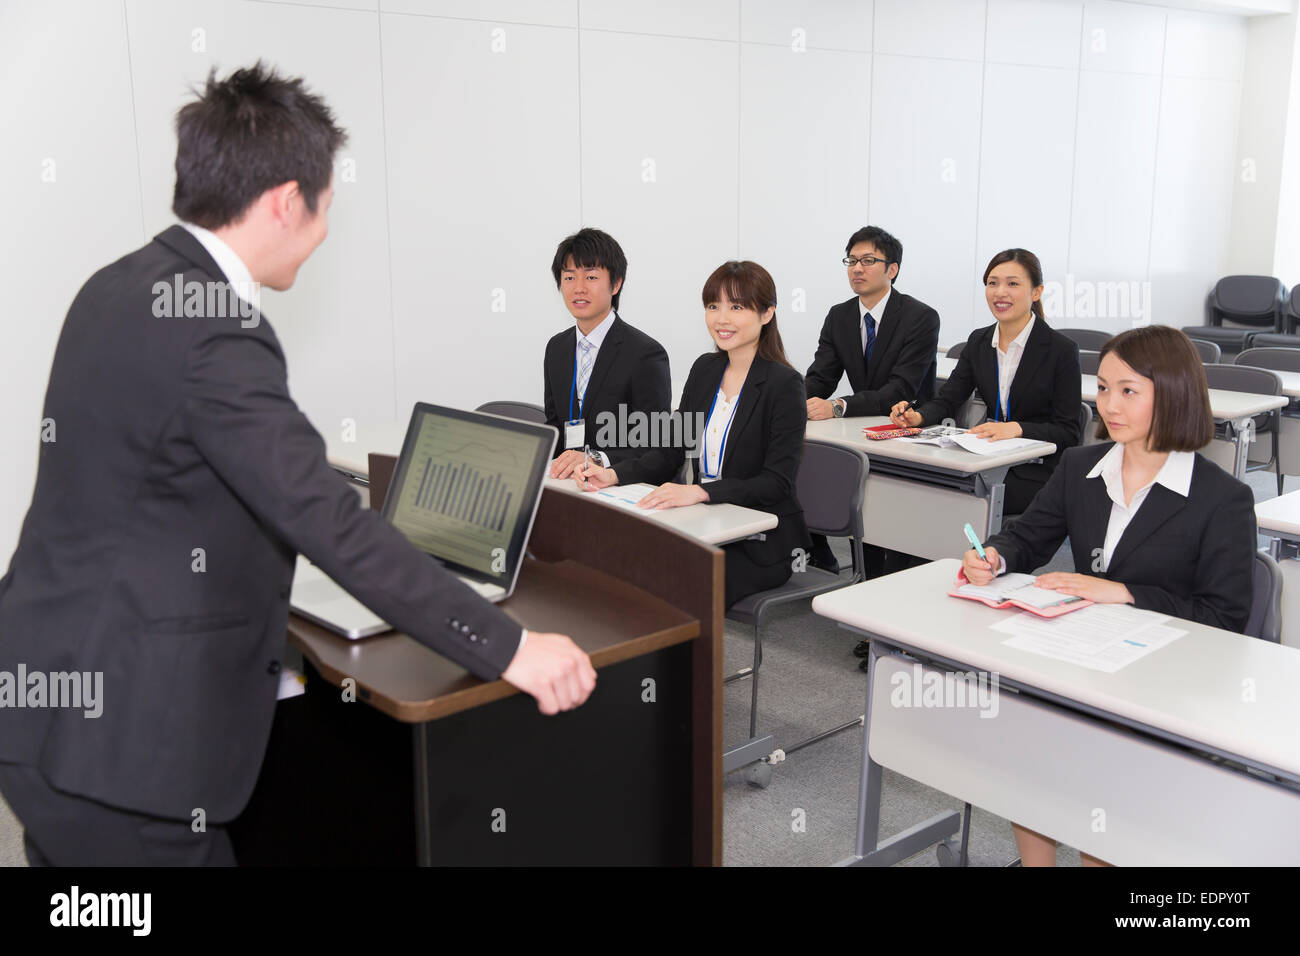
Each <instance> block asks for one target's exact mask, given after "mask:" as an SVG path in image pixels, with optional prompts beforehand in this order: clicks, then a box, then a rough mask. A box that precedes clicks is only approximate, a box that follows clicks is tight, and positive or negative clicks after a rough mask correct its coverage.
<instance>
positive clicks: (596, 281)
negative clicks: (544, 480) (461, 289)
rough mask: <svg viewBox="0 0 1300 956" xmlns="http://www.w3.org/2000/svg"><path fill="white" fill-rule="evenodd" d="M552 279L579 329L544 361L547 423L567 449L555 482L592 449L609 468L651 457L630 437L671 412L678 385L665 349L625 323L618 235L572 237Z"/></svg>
mask: <svg viewBox="0 0 1300 956" xmlns="http://www.w3.org/2000/svg"><path fill="white" fill-rule="evenodd" d="M551 274H552V275H553V276H554V277H555V287H556V288H557V289H559V290H560V295H561V296H562V297H563V298H564V305H565V307H566V308H567V309H568V310H569V314H571V315H572V316H573V318H574V322H575V327H574V328H570V329H565V330H564V331H563V332H558V333H556V334H555V335H553V336H552V337H551V340H550V341H549V342H547V343H546V357H545V359H544V360H543V371H544V373H545V382H544V386H543V387H544V389H545V407H546V423H547V424H548V425H550V426H551V427H553V428H555V429H556V430H557V431H558V432H559V436H560V437H559V442H558V443H557V445H556V447H557V448H559V449H561V451H560V453H559V455H557V456H556V458H555V461H554V462H552V464H551V477H553V478H568V477H569V476H570V475H572V474H573V471H574V469H575V468H577V467H579V466H580V465H582V463H583V456H584V453H585V451H584V450H585V449H586V448H587V447H588V446H590V448H591V450H592V454H593V457H594V458H595V459H596V460H597V463H598V464H600V465H603V466H604V467H606V468H608V467H609V466H610V465H612V464H614V463H616V462H619V461H622V460H624V459H625V458H628V457H631V456H635V455H639V454H641V453H642V452H644V451H645V448H639V447H634V446H633V445H632V443H630V442H628V441H627V438H628V435H627V434H626V433H625V430H627V429H631V428H633V427H635V422H636V420H637V418H646V419H648V416H650V415H652V414H655V413H664V412H669V411H671V410H672V399H673V397H672V383H671V380H670V378H669V373H668V353H667V352H665V351H664V347H663V346H662V345H660V344H659V343H658V342H656V341H655V340H654V339H652V338H651V337H650V336H648V335H646V334H645V333H644V332H642V331H641V330H640V329H636V328H633V327H632V326H630V325H628V324H627V323H626V322H624V321H623V319H622V318H620V317H619V314H618V300H619V296H620V295H621V294H622V289H623V280H624V279H625V278H626V276H627V257H626V256H624V255H623V249H622V248H621V247H620V246H619V244H618V243H617V242H616V241H615V240H614V237H613V236H611V235H609V234H608V233H604V232H601V231H600V230H599V229H581V230H579V231H578V232H576V233H574V234H573V235H571V236H569V237H568V238H566V239H565V240H564V241H563V242H561V243H560V245H559V247H558V248H557V249H556V250H555V258H554V259H553V260H552V262H551ZM630 416H635V417H630ZM642 428H643V433H644V434H649V432H648V431H645V430H644V429H648V425H643V426H642Z"/></svg>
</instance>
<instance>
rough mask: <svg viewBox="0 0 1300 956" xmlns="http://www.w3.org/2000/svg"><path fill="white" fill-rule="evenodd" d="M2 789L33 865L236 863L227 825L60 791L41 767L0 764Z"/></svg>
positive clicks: (223, 864) (0, 785) (231, 864)
mask: <svg viewBox="0 0 1300 956" xmlns="http://www.w3.org/2000/svg"><path fill="white" fill-rule="evenodd" d="M0 793H3V794H4V798H5V801H6V802H7V803H8V804H9V807H10V809H11V810H13V812H14V816H16V817H17V818H18V820H19V822H21V823H22V825H23V829H24V833H23V848H24V849H25V850H26V851H27V862H28V864H29V865H31V866H234V865H235V852H234V850H233V849H232V847H231V845H230V837H229V835H228V834H227V833H226V829H225V827H223V826H214V825H212V824H210V823H209V824H207V825H206V830H205V831H204V832H200V833H195V832H194V830H193V829H192V827H191V824H190V823H189V822H187V821H181V820H165V819H161V818H159V817H151V816H148V815H146V814H141V813H134V812H132V811H130V810H122V809H119V808H117V807H110V806H107V805H106V804H102V803H98V802H96V801H94V800H89V799H86V798H85V797H78V796H75V795H74V794H69V793H63V792H62V791H59V790H55V789H54V788H53V787H51V786H50V785H49V783H47V782H46V780H45V778H44V777H43V776H42V775H41V773H40V771H39V770H37V769H36V768H34V767H27V766H24V765H22V764H14V763H0Z"/></svg>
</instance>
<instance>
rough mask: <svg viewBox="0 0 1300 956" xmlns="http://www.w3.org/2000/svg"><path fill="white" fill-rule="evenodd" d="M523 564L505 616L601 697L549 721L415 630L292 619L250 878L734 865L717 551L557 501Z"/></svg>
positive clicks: (242, 854) (376, 499)
mask: <svg viewBox="0 0 1300 956" xmlns="http://www.w3.org/2000/svg"><path fill="white" fill-rule="evenodd" d="M382 458H387V456H372V470H371V478H372V483H371V499H372V500H371V506H372V507H374V508H380V507H382V497H383V494H384V492H385V491H386V488H387V479H388V476H390V475H391V467H389V469H388V472H387V475H385V474H384V471H385V469H384V467H383V465H384V462H383V461H382ZM374 459H381V461H380V462H378V463H376V462H375V461H374ZM388 462H391V459H388ZM376 464H378V466H379V467H376ZM528 552H529V557H528V559H527V560H526V563H525V565H524V567H523V568H522V569H521V571H520V575H519V581H518V585H517V587H516V589H515V593H514V594H513V595H511V597H510V598H509V599H508V600H507V601H505V602H503V603H502V604H501V608H502V609H503V610H504V611H505V612H506V613H507V614H509V615H510V616H511V617H513V618H514V619H515V620H517V621H519V623H520V624H521V625H522V626H524V627H526V628H528V629H529V630H537V631H551V632H558V633H562V634H568V635H569V636H570V637H572V638H573V640H574V641H575V642H576V643H577V644H578V645H579V646H580V647H582V648H583V650H585V651H586V652H587V653H588V654H590V655H591V659H592V664H593V665H594V666H595V668H596V671H597V683H596V689H595V690H594V691H593V692H592V695H591V697H590V698H589V699H588V701H587V703H586V704H584V705H583V706H582V707H580V708H578V709H577V710H574V711H570V712H568V713H564V714H559V715H557V716H554V717H545V716H543V715H541V714H540V713H539V712H538V710H537V706H536V703H535V701H533V699H532V698H531V697H527V696H526V695H523V694H520V693H519V692H518V691H516V690H515V689H514V688H513V687H511V686H510V685H508V684H506V683H504V682H502V681H493V682H491V683H485V682H483V681H480V680H478V679H477V678H475V677H473V676H472V675H470V674H469V673H468V672H467V671H465V670H464V669H463V668H461V667H458V666H457V665H455V664H453V663H452V662H450V661H448V660H446V659H445V658H443V657H440V656H439V655H437V654H436V653H434V652H433V651H431V650H429V649H428V648H426V647H424V646H423V645H421V644H419V643H417V642H416V641H414V640H412V639H411V638H409V637H407V636H406V635H404V634H396V633H390V634H385V635H381V636H378V637H373V638H369V639H367V640H362V641H349V640H346V639H344V638H342V637H339V636H337V635H335V634H333V633H332V632H329V631H326V630H324V629H322V628H320V627H317V626H316V625H314V624H312V623H310V622H308V621H305V620H303V619H301V618H298V617H296V616H294V617H291V618H290V623H289V643H290V645H291V646H292V647H293V648H296V649H298V650H299V651H301V653H302V655H303V659H304V662H305V664H306V667H305V670H306V672H307V686H306V693H305V694H303V695H301V696H298V697H293V698H289V699H286V700H282V701H280V703H279V704H278V706H277V710H276V718H275V723H274V726H273V728H272V732H271V741H270V744H269V746H268V749H267V754H266V759H265V761H264V763H263V767H262V773H261V776H260V777H259V779H258V783H257V787H256V789H255V791H254V793H253V796H252V799H251V800H250V802H249V805H248V807H247V808H246V809H245V811H244V813H243V814H242V815H241V816H240V817H239V818H238V819H237V820H236V821H234V822H233V823H232V824H231V828H230V830H231V838H232V840H233V842H234V845H235V853H236V857H237V859H238V860H239V862H240V863H241V864H244V865H285V864H309V865H310V864H319V865H413V864H417V863H418V864H425V865H448V866H474V865H575V864H576V865H583V864H594V865H691V864H694V865H702V866H707V865H719V864H720V863H721V857H722V757H721V740H722V712H721V709H720V706H719V704H720V700H721V692H722V672H721V667H722V636H723V606H722V595H723V557H724V556H723V553H722V552H721V551H720V550H718V549H716V548H713V547H710V546H708V545H705V544H703V543H701V542H699V541H697V540H696V539H694V538H690V537H687V536H685V535H682V534H679V533H678V532H676V531H673V530H672V529H669V528H666V527H664V526H662V525H660V524H657V523H655V522H651V521H647V520H645V519H643V518H640V517H638V516H637V515H635V514H633V513H631V512H627V511H624V510H622V509H619V508H615V507H611V506H608V505H604V504H601V503H599V502H597V501H593V500H590V499H586V498H582V497H580V496H577V495H569V494H564V493H562V492H556V491H551V490H546V491H544V492H543V494H542V501H541V504H540V507H539V509H538V513H537V519H536V522H535V524H534V526H533V532H532V537H531V539H530V542H529V549H528ZM349 678H350V679H351V682H350V683H349V682H347V681H348V679H349ZM345 687H354V688H355V693H354V696H355V701H347V700H345V699H344V697H345V691H344V690H343V688H345Z"/></svg>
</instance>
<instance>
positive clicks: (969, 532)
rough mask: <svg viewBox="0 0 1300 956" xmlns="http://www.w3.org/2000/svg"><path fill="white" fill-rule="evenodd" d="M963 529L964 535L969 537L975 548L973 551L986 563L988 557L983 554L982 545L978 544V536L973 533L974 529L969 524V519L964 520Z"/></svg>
mask: <svg viewBox="0 0 1300 956" xmlns="http://www.w3.org/2000/svg"><path fill="white" fill-rule="evenodd" d="M965 530H966V537H967V538H969V539H970V543H971V545H972V546H973V547H974V548H975V553H976V554H978V555H979V556H980V560H981V561H983V562H984V563H985V564H988V563H989V559H988V556H987V555H985V554H984V545H982V544H980V537H979V535H977V534H976V533H975V529H974V528H972V527H971V526H970V522H969V521H967V522H966V529H965Z"/></svg>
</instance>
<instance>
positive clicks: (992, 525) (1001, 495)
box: [979, 468, 1008, 541]
mask: <svg viewBox="0 0 1300 956" xmlns="http://www.w3.org/2000/svg"><path fill="white" fill-rule="evenodd" d="M1007 471H1008V469H1006V468H997V469H991V470H989V471H986V472H982V473H981V474H980V476H979V483H980V485H981V486H982V487H983V488H984V497H985V498H987V499H988V501H989V517H988V524H987V525H986V526H985V528H984V540H985V541H987V540H988V539H989V538H991V537H992V536H993V535H995V534H997V533H998V532H999V531H1001V530H1002V509H1003V506H1004V503H1005V500H1006V491H1007Z"/></svg>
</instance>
